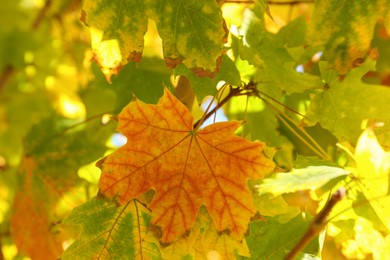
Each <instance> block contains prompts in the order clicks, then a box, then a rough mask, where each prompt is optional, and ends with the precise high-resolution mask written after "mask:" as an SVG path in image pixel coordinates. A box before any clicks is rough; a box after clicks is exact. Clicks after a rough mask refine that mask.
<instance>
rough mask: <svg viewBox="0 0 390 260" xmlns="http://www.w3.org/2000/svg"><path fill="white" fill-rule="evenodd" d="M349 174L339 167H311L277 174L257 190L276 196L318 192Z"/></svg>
mask: <svg viewBox="0 0 390 260" xmlns="http://www.w3.org/2000/svg"><path fill="white" fill-rule="evenodd" d="M349 174H350V173H349V172H348V171H346V170H344V169H342V168H338V167H331V166H311V167H307V168H303V169H293V170H292V171H291V172H281V173H277V174H275V175H274V176H273V177H272V178H267V179H264V180H263V182H262V183H261V184H260V185H258V186H257V189H258V191H259V193H260V194H263V193H267V192H269V193H272V194H273V195H274V196H278V195H281V194H283V193H289V192H296V191H300V190H316V189H318V188H319V187H321V186H323V185H325V184H326V183H328V182H329V181H331V180H333V179H335V178H338V177H342V176H344V177H345V176H347V175H349Z"/></svg>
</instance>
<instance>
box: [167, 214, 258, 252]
mask: <svg viewBox="0 0 390 260" xmlns="http://www.w3.org/2000/svg"><path fill="white" fill-rule="evenodd" d="M161 253H162V256H163V258H164V259H184V257H186V256H191V257H192V259H234V258H235V254H238V255H240V256H247V257H249V256H250V255H249V250H248V247H247V246H246V243H245V241H239V240H236V239H234V238H233V237H231V236H229V234H227V233H226V232H222V233H218V232H217V230H216V229H215V227H214V225H213V222H212V220H211V218H210V216H209V214H208V213H207V211H206V209H205V208H204V207H202V208H201V209H200V211H199V214H198V217H197V219H196V222H195V224H194V226H193V227H192V228H191V233H190V234H189V236H188V237H185V238H184V239H180V240H179V241H177V242H175V243H173V244H171V245H169V246H168V247H166V248H162V251H161Z"/></svg>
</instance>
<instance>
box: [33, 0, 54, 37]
mask: <svg viewBox="0 0 390 260" xmlns="http://www.w3.org/2000/svg"><path fill="white" fill-rule="evenodd" d="M51 3H52V0H46V2H45V5H44V6H43V7H42V9H41V10H40V11H39V13H38V15H37V17H36V18H35V20H34V22H33V24H32V26H31V29H33V30H36V29H38V27H39V26H40V25H41V23H42V21H43V19H44V18H45V15H46V13H47V11H48V10H49V8H50V6H51Z"/></svg>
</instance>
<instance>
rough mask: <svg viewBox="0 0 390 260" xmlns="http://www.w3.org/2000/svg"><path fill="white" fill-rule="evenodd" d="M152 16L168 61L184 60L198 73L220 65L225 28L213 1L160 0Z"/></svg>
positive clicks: (208, 73) (212, 70)
mask: <svg viewBox="0 0 390 260" xmlns="http://www.w3.org/2000/svg"><path fill="white" fill-rule="evenodd" d="M154 6H155V7H154V9H155V10H154V15H153V16H152V18H153V19H155V20H156V24H157V28H158V32H159V34H160V36H161V39H162V40H163V51H164V58H165V61H166V63H167V65H168V66H169V67H171V68H175V67H176V66H177V65H178V64H180V63H183V64H184V65H185V66H186V67H188V68H190V69H191V70H193V71H194V72H195V74H197V75H199V76H213V75H215V73H216V71H217V70H218V68H219V65H220V62H221V60H220V59H221V56H222V53H223V45H224V43H225V42H226V40H227V28H226V27H225V22H224V20H223V17H222V12H221V9H220V8H219V6H218V4H217V2H216V1H209V0H189V1H184V0H159V1H156V3H155V5H154Z"/></svg>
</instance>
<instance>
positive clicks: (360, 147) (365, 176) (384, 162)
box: [355, 128, 390, 230]
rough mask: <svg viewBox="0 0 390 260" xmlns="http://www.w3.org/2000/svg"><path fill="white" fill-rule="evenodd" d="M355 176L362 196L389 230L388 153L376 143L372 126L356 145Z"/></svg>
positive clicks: (389, 155)
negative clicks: (359, 183)
mask: <svg viewBox="0 0 390 260" xmlns="http://www.w3.org/2000/svg"><path fill="white" fill-rule="evenodd" d="M355 160H356V165H357V177H358V179H359V181H360V182H361V184H362V185H360V186H361V189H362V191H363V194H364V196H365V197H366V199H367V200H368V201H369V202H370V204H371V206H372V207H373V209H374V210H375V212H376V213H377V215H378V217H379V218H380V219H381V220H382V222H383V224H384V225H385V226H386V227H387V229H388V230H390V197H389V196H388V194H389V174H390V153H388V152H385V151H384V150H383V148H382V147H381V146H380V145H379V144H378V140H377V139H376V136H375V134H374V131H373V129H372V128H368V129H366V130H365V131H364V132H363V133H362V135H361V136H360V138H359V141H358V143H357V145H356V151H355Z"/></svg>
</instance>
